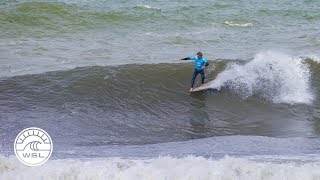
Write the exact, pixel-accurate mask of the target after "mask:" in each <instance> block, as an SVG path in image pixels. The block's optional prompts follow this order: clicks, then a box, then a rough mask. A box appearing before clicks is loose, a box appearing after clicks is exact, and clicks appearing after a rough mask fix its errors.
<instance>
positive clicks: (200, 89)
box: [190, 83, 218, 93]
mask: <svg viewBox="0 0 320 180" xmlns="http://www.w3.org/2000/svg"><path fill="white" fill-rule="evenodd" d="M209 90H210V91H211V90H213V91H218V89H214V88H211V87H210V86H209V84H208V83H206V84H202V85H201V86H199V87H196V88H193V90H192V91H190V93H196V92H203V91H209Z"/></svg>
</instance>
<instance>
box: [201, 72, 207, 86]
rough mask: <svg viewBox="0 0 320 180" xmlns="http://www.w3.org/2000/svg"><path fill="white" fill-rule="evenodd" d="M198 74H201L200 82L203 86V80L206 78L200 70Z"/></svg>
mask: <svg viewBox="0 0 320 180" xmlns="http://www.w3.org/2000/svg"><path fill="white" fill-rule="evenodd" d="M200 74H201V81H202V84H204V79H205V78H206V77H205V76H204V71H203V70H201V71H200Z"/></svg>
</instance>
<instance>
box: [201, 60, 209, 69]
mask: <svg viewBox="0 0 320 180" xmlns="http://www.w3.org/2000/svg"><path fill="white" fill-rule="evenodd" d="M207 66H209V62H208V61H207V60H205V64H204V66H202V69H204V68H205V67H207Z"/></svg>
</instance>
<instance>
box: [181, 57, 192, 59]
mask: <svg viewBox="0 0 320 180" xmlns="http://www.w3.org/2000/svg"><path fill="white" fill-rule="evenodd" d="M180 60H190V57H186V58H182V59H180Z"/></svg>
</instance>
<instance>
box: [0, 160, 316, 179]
mask: <svg viewBox="0 0 320 180" xmlns="http://www.w3.org/2000/svg"><path fill="white" fill-rule="evenodd" d="M0 160H1V161H0V179H6V180H10V179H12V180H14V179H19V180H23V179H47V180H51V179H52V180H53V179H72V180H73V179H94V180H97V179H109V180H112V179H128V180H129V179H130V180H135V179H137V180H143V179H159V180H160V179H181V180H184V179H248V180H250V179H252V180H258V179H265V180H267V179H275V180H279V179H290V180H295V179H298V180H301V179H303V180H308V179H319V178H320V164H319V163H318V162H309V163H293V162H292V163H272V162H257V161H252V160H248V159H245V158H233V157H224V158H222V159H218V160H214V159H207V158H203V157H194V156H188V157H184V158H173V157H159V158H154V159H140V160H136V159H135V160H134V159H131V160H130V159H119V158H109V159H63V160H51V161H48V162H47V163H46V164H44V165H42V166H39V167H28V166H25V165H22V164H21V163H20V162H18V160H16V159H15V157H13V156H11V157H9V158H6V157H0Z"/></svg>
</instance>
